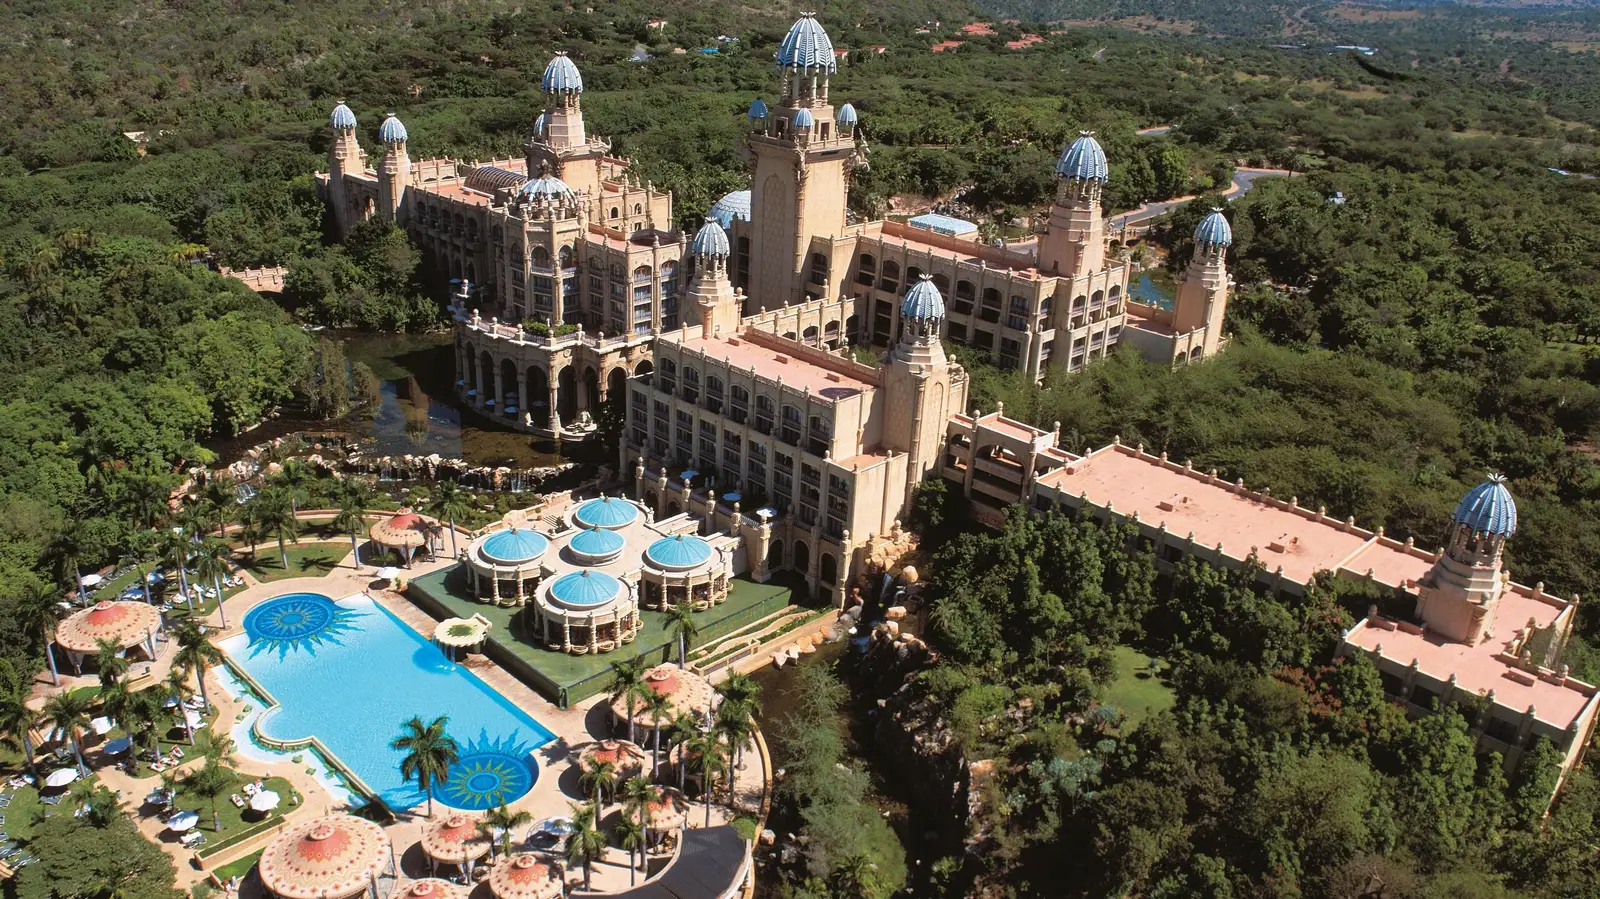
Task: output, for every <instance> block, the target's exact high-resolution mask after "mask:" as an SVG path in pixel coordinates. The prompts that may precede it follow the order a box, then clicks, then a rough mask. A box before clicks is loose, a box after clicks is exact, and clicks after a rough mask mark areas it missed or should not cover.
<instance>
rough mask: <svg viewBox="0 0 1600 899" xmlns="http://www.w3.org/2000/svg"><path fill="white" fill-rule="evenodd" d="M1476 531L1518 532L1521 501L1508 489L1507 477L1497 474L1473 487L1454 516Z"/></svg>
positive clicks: (1500, 534)
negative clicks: (1518, 510)
mask: <svg viewBox="0 0 1600 899" xmlns="http://www.w3.org/2000/svg"><path fill="white" fill-rule="evenodd" d="M1450 517H1451V518H1452V519H1454V520H1455V521H1457V522H1459V523H1461V524H1464V525H1466V526H1467V527H1468V528H1470V529H1471V530H1472V531H1473V532H1474V533H1479V534H1493V535H1495V536H1497V537H1510V536H1511V535H1512V534H1515V533H1516V532H1517V503H1516V500H1514V499H1512V498H1511V491H1510V490H1507V489H1506V479H1505V478H1503V477H1501V476H1500V475H1497V474H1493V475H1490V476H1489V479H1488V480H1487V481H1484V482H1483V483H1482V484H1479V485H1478V486H1476V487H1474V488H1472V489H1471V490H1470V491H1468V492H1467V495H1466V496H1463V497H1462V498H1461V502H1459V503H1457V504H1456V512H1455V514H1454V515H1452V516H1450Z"/></svg>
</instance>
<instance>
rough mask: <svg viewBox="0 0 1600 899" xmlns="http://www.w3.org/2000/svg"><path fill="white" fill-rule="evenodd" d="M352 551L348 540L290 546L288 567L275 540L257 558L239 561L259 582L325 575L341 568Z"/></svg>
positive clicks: (244, 558) (264, 547) (257, 554)
mask: <svg viewBox="0 0 1600 899" xmlns="http://www.w3.org/2000/svg"><path fill="white" fill-rule="evenodd" d="M349 554H350V544H349V542H342V543H303V544H300V545H298V546H290V547H289V551H288V555H289V567H288V569H287V570H285V569H284V567H283V561H282V557H281V556H280V555H279V554H278V547H277V544H276V543H270V544H268V545H266V546H263V547H261V549H260V551H259V552H257V553H256V557H255V558H254V559H251V558H250V557H248V556H245V557H243V558H241V559H240V560H239V567H240V568H242V569H244V570H245V571H248V572H250V574H251V576H252V577H254V578H255V579H256V580H258V581H262V582H268V581H277V580H282V579H284V578H288V577H322V576H323V575H326V574H327V573H328V572H330V571H332V570H334V569H335V568H337V567H338V565H339V563H340V562H341V561H343V560H344V557H345V556H347V555H349Z"/></svg>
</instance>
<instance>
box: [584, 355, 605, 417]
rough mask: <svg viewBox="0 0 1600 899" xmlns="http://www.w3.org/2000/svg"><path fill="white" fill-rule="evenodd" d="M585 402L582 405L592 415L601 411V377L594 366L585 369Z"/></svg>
mask: <svg viewBox="0 0 1600 899" xmlns="http://www.w3.org/2000/svg"><path fill="white" fill-rule="evenodd" d="M582 399H583V402H582V403H581V404H580V405H581V406H582V408H583V409H585V410H586V411H588V413H589V414H590V415H594V414H595V413H597V412H599V411H600V375H599V373H598V372H596V371H595V370H594V366H592V365H588V366H584V369H583V395H582Z"/></svg>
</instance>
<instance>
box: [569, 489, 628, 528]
mask: <svg viewBox="0 0 1600 899" xmlns="http://www.w3.org/2000/svg"><path fill="white" fill-rule="evenodd" d="M638 517H639V507H638V506H635V505H634V504H633V503H630V502H628V501H627V500H625V499H618V498H616V497H611V496H602V497H600V498H599V499H591V500H589V501H588V502H586V503H584V504H583V505H581V506H579V507H578V511H577V514H575V515H573V516H572V520H573V521H576V522H577V523H578V526H579V527H585V528H621V527H627V526H628V525H630V524H633V522H634V520H635V519H637V518H638Z"/></svg>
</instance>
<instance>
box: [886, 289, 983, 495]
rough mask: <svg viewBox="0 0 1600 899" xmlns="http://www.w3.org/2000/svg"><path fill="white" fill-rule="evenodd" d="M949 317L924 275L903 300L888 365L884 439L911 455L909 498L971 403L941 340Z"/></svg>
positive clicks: (908, 459) (907, 476)
mask: <svg viewBox="0 0 1600 899" xmlns="http://www.w3.org/2000/svg"><path fill="white" fill-rule="evenodd" d="M944 320H945V306H944V295H943V294H941V293H940V292H939V287H938V285H936V284H934V283H933V278H932V276H930V275H923V276H922V278H921V280H919V281H917V283H915V284H913V285H911V287H910V288H909V289H907V290H906V293H905V296H904V297H903V298H902V299H901V300H900V339H899V341H898V342H896V343H895V346H894V349H893V350H892V351H891V352H890V353H889V361H888V364H887V365H885V366H884V369H883V386H884V390H885V392H886V396H885V403H884V407H883V408H884V411H885V413H886V417H885V421H884V425H883V444H884V447H885V448H886V449H890V450H893V451H895V452H897V453H905V454H906V472H905V495H904V500H905V501H909V500H910V499H911V496H912V493H913V492H914V491H915V490H916V487H917V484H919V483H921V481H922V479H923V478H924V477H926V476H927V474H928V472H930V471H932V470H933V469H934V466H936V465H937V464H938V462H939V453H940V452H941V449H942V447H943V445H944V432H945V424H946V423H947V422H948V421H949V420H950V416H951V415H952V414H954V413H957V412H960V411H961V410H962V409H963V408H965V407H966V404H967V379H966V378H964V377H956V375H957V374H958V373H959V372H960V366H957V365H953V364H951V362H950V360H949V359H948V358H946V357H945V353H944V344H943V343H941V342H940V336H941V334H942V332H943V330H944Z"/></svg>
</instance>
